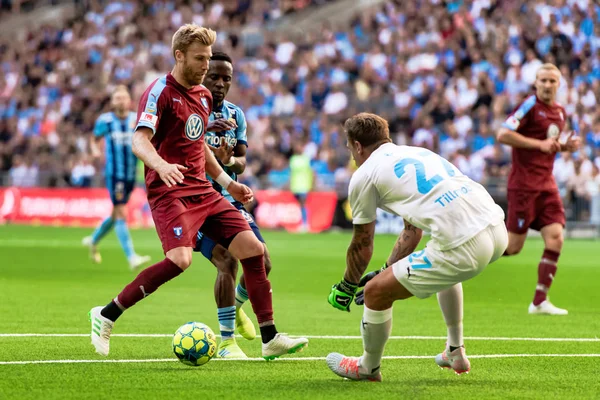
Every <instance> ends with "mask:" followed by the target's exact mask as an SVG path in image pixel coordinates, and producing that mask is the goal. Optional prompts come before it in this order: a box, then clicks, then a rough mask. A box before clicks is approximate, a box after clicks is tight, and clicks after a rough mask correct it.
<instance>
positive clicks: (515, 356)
mask: <svg viewBox="0 0 600 400" xmlns="http://www.w3.org/2000/svg"><path fill="white" fill-rule="evenodd" d="M521 357H538V358H539V357H541V358H548V357H600V354H543V353H542V354H480V355H469V358H473V359H475V358H521ZM432 358H433V356H384V357H383V359H385V360H423V359H432ZM324 360H325V357H288V358H282V359H279V360H275V361H276V362H282V361H324ZM174 361H179V360H177V359H176V358H151V359H143V360H106V359H104V360H28V361H0V365H30V364H123V363H157V362H174ZM214 361H219V362H221V361H261V362H266V361H265V360H264V359H263V358H260V357H253V358H237V359H235V358H215V359H214Z"/></svg>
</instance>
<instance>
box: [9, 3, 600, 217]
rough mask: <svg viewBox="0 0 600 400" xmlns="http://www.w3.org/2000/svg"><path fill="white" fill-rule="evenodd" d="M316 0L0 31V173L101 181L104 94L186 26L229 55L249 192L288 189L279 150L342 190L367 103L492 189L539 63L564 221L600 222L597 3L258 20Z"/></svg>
mask: <svg viewBox="0 0 600 400" xmlns="http://www.w3.org/2000/svg"><path fill="white" fill-rule="evenodd" d="M325 2H326V1H324V0H321V1H318V0H317V1H314V0H313V1H310V0H304V1H298V0H294V1H284V0H283V1H276V0H260V1H252V2H250V1H249V0H237V1H222V2H210V4H211V5H207V6H205V5H203V4H204V3H206V2H188V1H182V0H171V1H160V2H154V1H151V0H145V1H143V2H104V1H90V2H89V3H88V10H87V12H86V13H85V15H84V16H83V17H82V18H78V19H74V20H71V21H68V23H66V24H65V26H64V27H62V28H60V29H58V28H52V27H47V26H44V27H40V28H39V29H37V30H32V31H31V32H29V34H28V35H27V37H26V38H25V39H24V40H23V41H18V40H3V41H1V42H0V68H1V69H2V74H0V170H1V171H3V172H5V174H6V176H8V178H7V179H6V180H5V182H4V183H5V184H14V185H20V186H37V185H43V186H67V185H72V186H86V185H100V184H101V183H102V177H101V171H102V168H100V165H101V164H100V163H101V160H94V159H92V158H91V157H90V155H89V141H90V138H91V137H92V136H91V132H92V127H93V123H94V120H95V118H96V117H97V116H98V115H99V114H100V113H101V112H103V111H106V110H107V109H108V106H109V104H108V94H109V93H110V91H111V90H112V88H113V87H114V86H115V85H117V84H125V85H127V86H128V87H129V88H130V89H131V91H132V93H133V98H134V100H135V101H137V99H138V98H139V96H140V95H141V92H142V91H143V89H144V88H145V87H146V86H147V85H148V84H149V83H150V82H151V81H152V80H153V79H155V78H157V77H158V76H160V75H161V74H164V73H165V72H166V71H169V70H170V69H171V66H172V54H171V49H170V43H169V40H170V37H171V35H172V33H173V31H174V30H175V29H176V28H177V27H178V26H179V25H181V24H182V23H185V22H195V23H197V24H199V25H205V26H209V27H212V28H214V29H215V30H217V31H218V32H219V37H218V45H217V46H216V48H218V49H219V50H222V51H226V52H228V53H229V54H230V55H231V56H232V58H233V59H234V68H235V83H234V86H233V88H232V90H231V92H230V95H229V100H230V101H232V102H234V103H236V104H238V105H239V106H240V107H241V108H242V109H243V110H245V114H246V118H247V121H248V127H249V128H248V133H249V150H248V166H249V167H248V168H247V170H246V172H245V174H244V175H243V179H244V181H245V182H246V183H249V184H251V185H252V186H253V187H255V188H259V187H261V188H264V187H277V188H284V187H287V186H288V185H289V180H290V174H292V173H294V171H293V168H292V169H290V163H289V159H290V157H291V156H292V155H294V154H303V155H304V156H306V157H308V158H310V160H311V166H312V169H313V171H314V174H315V177H316V179H315V180H314V190H336V191H338V193H340V194H342V195H345V193H346V190H347V184H348V180H349V177H350V175H351V168H352V167H351V165H350V163H349V154H348V152H347V150H346V148H345V139H344V135H343V132H342V131H341V122H342V121H344V120H345V119H346V118H347V117H348V116H350V115H352V114H354V113H356V112H360V111H370V112H375V113H378V114H380V115H382V116H383V117H385V118H386V119H387V120H388V121H389V122H390V128H391V131H392V134H393V137H394V140H395V142H396V143H398V144H413V145H418V146H423V147H428V148H430V149H433V150H435V151H437V152H439V153H440V154H441V155H442V156H444V157H446V158H448V159H449V160H450V161H451V162H453V163H454V164H455V165H457V167H458V168H459V169H461V170H462V171H463V172H464V173H465V174H467V175H468V176H470V177H471V178H473V179H475V180H476V181H479V182H482V183H484V184H485V185H487V186H488V188H490V190H491V191H497V192H499V193H502V190H503V187H504V181H505V179H504V178H505V177H506V175H507V173H508V170H509V167H510V149H509V148H507V147H504V146H502V145H500V144H498V143H497V142H496V140H495V132H496V131H497V129H498V127H499V126H500V124H501V123H502V122H503V121H504V120H505V119H506V115H507V114H508V113H509V112H510V111H511V110H513V109H514V108H515V107H516V105H517V104H518V103H519V102H520V101H521V100H522V99H523V98H524V97H525V96H527V95H529V94H531V93H532V84H533V82H534V80H535V73H536V69H537V68H538V67H539V66H540V65H541V64H542V63H544V62H551V63H554V64H556V65H557V66H559V68H560V69H561V71H562V74H563V76H562V82H561V88H560V90H559V96H558V101H559V102H560V103H562V104H563V105H564V106H565V107H566V109H567V112H568V113H569V115H570V118H569V129H574V130H575V131H576V132H577V133H578V134H579V135H580V136H581V137H582V139H583V142H584V148H583V149H582V150H581V151H580V152H578V153H576V154H574V155H573V156H571V155H569V154H563V155H560V156H557V162H556V165H555V176H556V179H557V182H558V184H559V187H560V189H561V193H562V194H563V197H564V199H565V200H566V201H567V202H574V203H577V204H578V205H579V207H577V208H576V211H574V215H571V216H568V217H569V218H570V219H576V218H577V219H585V220H590V219H591V221H592V222H595V223H600V172H599V168H600V110H598V108H597V107H596V102H597V99H598V98H599V97H600V51H599V50H600V6H599V5H597V4H595V3H594V2H593V1H591V0H532V1H527V2H523V1H516V0H506V1H497V0H457V1H441V0H420V1H412V2H407V1H400V0H395V1H388V2H385V3H384V5H382V6H379V7H376V8H372V9H369V10H366V11H363V12H361V14H360V15H358V16H357V17H356V18H354V19H353V20H352V21H351V22H350V23H348V24H344V25H340V26H334V25H330V24H325V25H322V26H321V25H320V26H318V29H317V28H316V29H313V30H310V31H309V32H306V33H304V34H302V35H299V36H294V35H293V34H292V33H289V34H287V33H281V32H268V31H265V30H261V27H262V26H263V25H264V24H265V22H267V21H272V20H275V19H277V18H279V17H281V16H282V15H284V14H286V13H288V12H289V11H290V10H292V11H293V10H295V9H299V8H303V7H305V6H307V5H310V4H313V3H315V4H317V5H318V4H321V3H325Z"/></svg>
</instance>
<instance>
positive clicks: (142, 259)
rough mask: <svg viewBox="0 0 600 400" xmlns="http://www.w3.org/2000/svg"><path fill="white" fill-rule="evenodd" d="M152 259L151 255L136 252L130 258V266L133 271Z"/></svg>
mask: <svg viewBox="0 0 600 400" xmlns="http://www.w3.org/2000/svg"><path fill="white" fill-rule="evenodd" d="M150 260H151V258H150V256H140V255H138V254H134V255H132V256H131V258H130V259H129V268H130V269H131V270H132V271H133V270H135V269H137V268H139V267H141V266H142V265H144V264H146V263H149V262H150Z"/></svg>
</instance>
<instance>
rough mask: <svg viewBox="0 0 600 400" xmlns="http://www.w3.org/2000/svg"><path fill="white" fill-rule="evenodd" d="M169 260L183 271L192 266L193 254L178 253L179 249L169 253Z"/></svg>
mask: <svg viewBox="0 0 600 400" xmlns="http://www.w3.org/2000/svg"><path fill="white" fill-rule="evenodd" d="M167 258H168V259H169V260H171V261H173V264H175V265H177V266H178V267H179V268H181V269H182V270H184V271H185V270H186V269H188V268H189V266H190V265H192V253H191V252H187V251H177V249H176V250H175V251H174V250H171V251H169V252H167Z"/></svg>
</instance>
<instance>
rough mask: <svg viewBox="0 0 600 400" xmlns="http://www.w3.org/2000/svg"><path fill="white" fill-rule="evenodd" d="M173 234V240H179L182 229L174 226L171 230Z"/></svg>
mask: <svg viewBox="0 0 600 400" xmlns="http://www.w3.org/2000/svg"><path fill="white" fill-rule="evenodd" d="M173 233H174V234H175V238H177V239H181V236H182V235H183V228H182V227H181V226H176V227H175V228H173Z"/></svg>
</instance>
